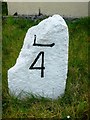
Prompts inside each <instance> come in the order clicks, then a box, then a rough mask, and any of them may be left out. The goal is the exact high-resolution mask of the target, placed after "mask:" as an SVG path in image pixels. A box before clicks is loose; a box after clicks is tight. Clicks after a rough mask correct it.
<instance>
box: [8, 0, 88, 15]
mask: <svg viewBox="0 0 90 120" xmlns="http://www.w3.org/2000/svg"><path fill="white" fill-rule="evenodd" d="M39 8H40V9H41V12H42V13H43V14H47V15H52V14H60V15H64V16H68V17H85V16H88V2H8V13H9V15H13V14H14V13H15V12H17V13H19V14H27V15H28V14H29V15H30V14H38V9H39Z"/></svg>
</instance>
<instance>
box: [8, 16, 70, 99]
mask: <svg viewBox="0 0 90 120" xmlns="http://www.w3.org/2000/svg"><path fill="white" fill-rule="evenodd" d="M68 44H69V33H68V27H67V25H66V23H65V21H64V19H63V18H62V17H61V16H60V15H53V16H52V17H49V18H47V19H45V20H43V21H41V22H40V23H39V24H38V25H36V26H33V27H31V28H30V29H29V30H28V31H27V33H26V36H25V39H24V43H23V47H22V49H21V51H20V54H19V56H18V58H17V60H16V64H15V65H14V66H13V67H12V68H10V69H9V70H8V86H9V91H10V94H12V93H13V94H15V95H16V96H18V95H22V96H24V97H25V93H32V94H33V95H37V96H41V97H46V98H52V99H56V98H58V97H59V96H62V95H63V94H64V92H65V87H66V79H67V71H68ZM23 93H24V94H23Z"/></svg>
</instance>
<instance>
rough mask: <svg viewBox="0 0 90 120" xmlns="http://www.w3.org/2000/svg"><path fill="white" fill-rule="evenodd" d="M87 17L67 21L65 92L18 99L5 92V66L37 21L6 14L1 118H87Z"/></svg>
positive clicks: (11, 61) (10, 61) (15, 57)
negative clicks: (51, 97)
mask: <svg viewBox="0 0 90 120" xmlns="http://www.w3.org/2000/svg"><path fill="white" fill-rule="evenodd" d="M89 21H90V18H82V19H78V20H77V21H67V24H68V27H69V35H70V40H69V70H68V78H67V85H66V90H65V94H64V96H63V97H62V98H58V99H57V100H51V99H46V98H35V97H34V96H33V95H32V97H31V98H30V97H27V98H25V99H23V100H19V99H18V98H17V97H15V96H10V95H9V93H8V83H7V70H8V69H9V68H11V67H12V66H13V65H14V64H15V61H16V59H17V57H18V55H19V52H20V49H21V47H22V45H23V40H24V37H25V34H26V32H27V30H28V28H30V27H31V26H33V25H36V24H38V23H39V22H40V20H38V21H36V22H35V21H32V20H28V19H23V18H19V19H17V18H12V17H9V18H7V19H4V20H3V23H2V25H3V30H2V33H3V41H2V50H3V51H2V52H3V54H2V58H3V61H2V66H3V68H2V84H3V86H2V91H3V104H2V105H3V114H2V116H3V118H48V119H50V118H53V119H54V118H56V119H65V120H66V119H67V116H70V118H71V120H74V119H76V118H78V119H79V120H89V101H88V95H89V86H88V85H89V82H88V36H89V35H90V33H89V32H88V22H89Z"/></svg>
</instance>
